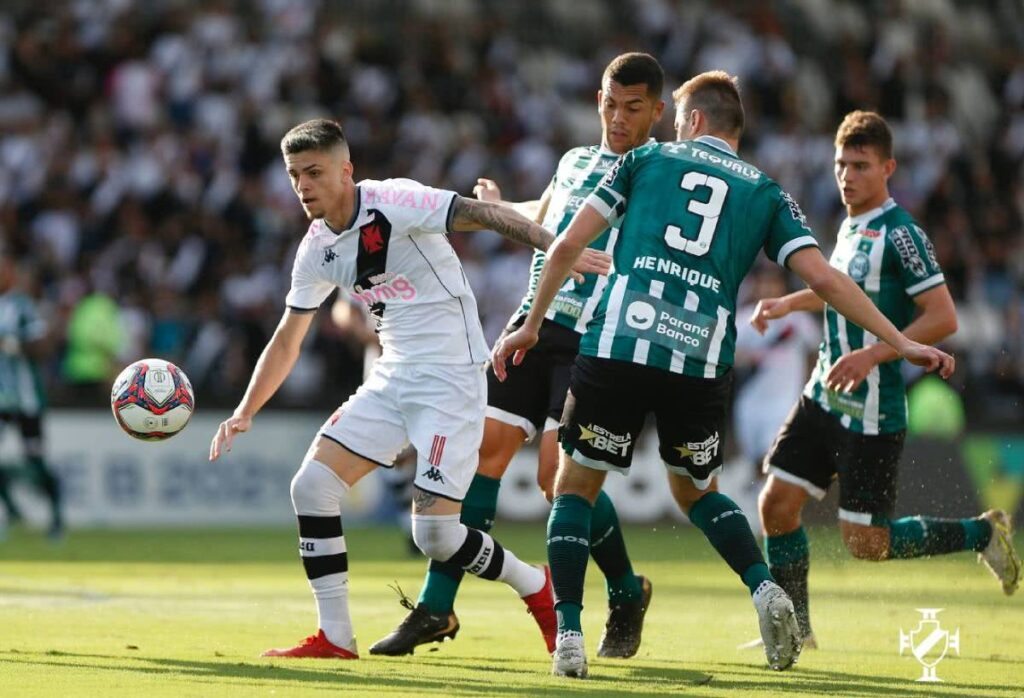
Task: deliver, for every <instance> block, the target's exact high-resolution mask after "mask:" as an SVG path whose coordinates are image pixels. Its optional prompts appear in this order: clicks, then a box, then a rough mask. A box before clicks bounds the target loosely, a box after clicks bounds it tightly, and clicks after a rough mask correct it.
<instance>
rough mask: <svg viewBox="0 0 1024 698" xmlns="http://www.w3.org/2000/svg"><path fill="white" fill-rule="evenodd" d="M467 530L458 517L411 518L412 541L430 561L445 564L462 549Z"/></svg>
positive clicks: (415, 516) (416, 516) (414, 516)
mask: <svg viewBox="0 0 1024 698" xmlns="http://www.w3.org/2000/svg"><path fill="white" fill-rule="evenodd" d="M467 530H468V529H467V528H466V527H465V526H463V525H462V524H461V523H459V517H458V515H456V516H454V517H452V516H418V515H415V514H414V515H413V517H412V539H413V542H414V543H416V547H417V548H419V549H420V551H421V552H422V553H423V554H424V555H426V556H427V557H429V558H430V559H431V560H437V561H438V562H446V561H448V560H450V559H451V558H452V557H453V556H454V555H455V553H457V552H458V551H459V548H460V547H462V543H463V542H464V541H465V540H466V535H467V533H466V532H467Z"/></svg>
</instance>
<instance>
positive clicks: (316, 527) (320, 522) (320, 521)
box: [298, 514, 342, 538]
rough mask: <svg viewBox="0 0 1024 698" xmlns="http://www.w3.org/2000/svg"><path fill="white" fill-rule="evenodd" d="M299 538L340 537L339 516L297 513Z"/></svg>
mask: <svg viewBox="0 0 1024 698" xmlns="http://www.w3.org/2000/svg"><path fill="white" fill-rule="evenodd" d="M298 519H299V537H300V538H340V537H341V535H342V531H341V517H340V516H303V515H302V514H299V515H298Z"/></svg>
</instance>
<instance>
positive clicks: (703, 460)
mask: <svg viewBox="0 0 1024 698" xmlns="http://www.w3.org/2000/svg"><path fill="white" fill-rule="evenodd" d="M719 442H720V439H719V438H718V432H717V431H716V432H715V433H714V434H712V435H711V436H709V437H708V438H706V439H705V440H704V441H695V442H691V443H687V444H686V445H685V446H675V447H674V448H675V449H676V450H677V451H679V455H680V456H682V457H683V458H691V459H692V460H693V464H694V465H707V464H708V463H710V462H711V459H712V458H714V457H715V456H717V455H718V445H719Z"/></svg>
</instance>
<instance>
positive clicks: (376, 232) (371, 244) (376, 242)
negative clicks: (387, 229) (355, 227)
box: [359, 223, 384, 253]
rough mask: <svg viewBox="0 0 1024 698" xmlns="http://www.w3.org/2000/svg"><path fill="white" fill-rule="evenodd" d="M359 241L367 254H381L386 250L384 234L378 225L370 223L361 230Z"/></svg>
mask: <svg viewBox="0 0 1024 698" xmlns="http://www.w3.org/2000/svg"><path fill="white" fill-rule="evenodd" d="M359 240H360V242H362V244H363V249H364V250H366V251H367V252H370V253H373V252H380V251H381V250H382V249H384V234H383V233H382V232H381V230H380V226H379V225H377V224H376V223H370V224H369V225H364V226H363V227H362V228H360V229H359Z"/></svg>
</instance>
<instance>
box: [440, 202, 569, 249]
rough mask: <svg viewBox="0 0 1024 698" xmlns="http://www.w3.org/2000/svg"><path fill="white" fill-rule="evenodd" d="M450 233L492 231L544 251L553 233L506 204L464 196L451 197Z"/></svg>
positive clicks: (549, 243) (552, 240)
mask: <svg viewBox="0 0 1024 698" xmlns="http://www.w3.org/2000/svg"><path fill="white" fill-rule="evenodd" d="M451 229H452V231H453V232H466V231H470V230H493V231H494V232H496V233H498V234H499V235H503V236H505V237H507V238H508V239H509V240H515V241H516V242H521V243H523V244H524V245H529V246H530V247H533V248H536V249H538V250H540V251H542V252H543V251H545V250H547V249H548V247H550V246H551V243H552V242H554V240H555V236H554V235H552V234H551V233H550V232H549V231H547V230H546V229H544V228H542V227H541V226H539V225H537V224H536V223H534V222H533V221H531V220H530V219H528V218H526V217H525V216H523V215H522V214H520V213H517V212H516V211H514V210H513V209H512V208H510V207H508V206H502V205H501V204H495V203H491V202H489V201H474V200H473V199H467V198H465V197H462V196H460V197H458V198H457V199H456V200H455V209H454V211H453V212H452V224H451Z"/></svg>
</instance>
